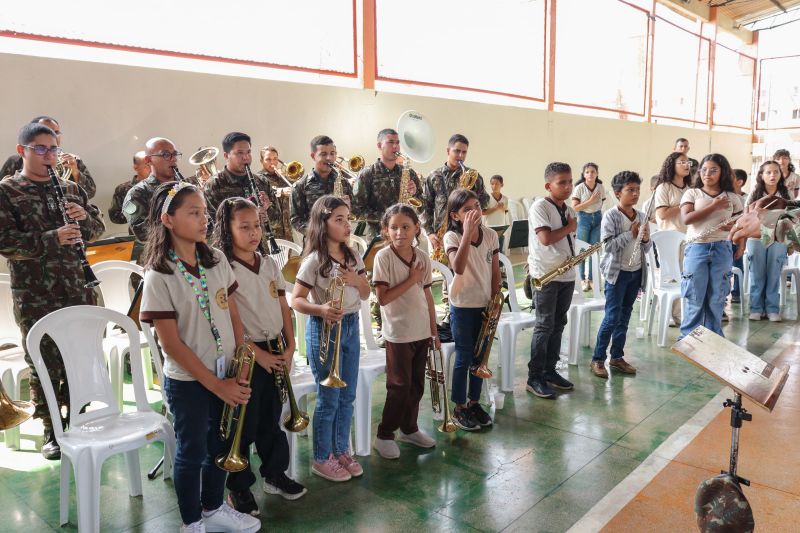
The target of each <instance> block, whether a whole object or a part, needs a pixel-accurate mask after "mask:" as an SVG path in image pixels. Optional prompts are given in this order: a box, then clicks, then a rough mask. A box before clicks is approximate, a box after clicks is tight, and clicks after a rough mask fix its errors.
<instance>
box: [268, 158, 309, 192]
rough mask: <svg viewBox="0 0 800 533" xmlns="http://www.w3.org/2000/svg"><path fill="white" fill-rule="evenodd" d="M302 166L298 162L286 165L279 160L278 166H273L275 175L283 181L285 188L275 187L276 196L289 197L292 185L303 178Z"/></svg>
mask: <svg viewBox="0 0 800 533" xmlns="http://www.w3.org/2000/svg"><path fill="white" fill-rule="evenodd" d="M304 171H305V169H304V168H303V164H302V163H301V162H300V161H290V162H289V164H288V165H287V164H286V163H284V162H283V161H281V160H280V159H278V164H277V165H275V174H276V175H277V176H278V177H279V178H280V179H281V180H283V182H284V183H285V184H286V187H275V195H276V196H289V194H291V192H292V187H294V183H295V182H296V181H297V180H298V179H300V178H301V177H302V176H303V172H304Z"/></svg>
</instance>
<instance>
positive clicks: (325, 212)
mask: <svg viewBox="0 0 800 533" xmlns="http://www.w3.org/2000/svg"><path fill="white" fill-rule="evenodd" d="M331 213H333V211H331V210H330V209H328V208H327V207H326V208H324V209H323V210H322V214H323V215H330V214H331Z"/></svg>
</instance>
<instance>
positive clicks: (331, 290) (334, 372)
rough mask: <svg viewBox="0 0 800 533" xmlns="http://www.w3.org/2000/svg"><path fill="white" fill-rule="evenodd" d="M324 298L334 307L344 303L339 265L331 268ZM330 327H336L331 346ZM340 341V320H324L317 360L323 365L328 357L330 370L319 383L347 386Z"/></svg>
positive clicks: (339, 386) (336, 387)
mask: <svg viewBox="0 0 800 533" xmlns="http://www.w3.org/2000/svg"><path fill="white" fill-rule="evenodd" d="M325 299H326V300H327V301H329V302H331V305H332V306H333V307H334V308H335V309H341V308H342V306H343V305H344V281H343V280H342V278H340V277H339V265H333V269H332V270H331V283H330V285H329V286H328V289H327V290H326V291H325ZM332 328H336V340H334V341H333V346H331V344H330V338H331V331H332ZM341 343H342V324H341V322H336V323H327V322H326V323H325V324H324V326H323V327H322V339H321V341H320V345H319V361H320V363H321V364H323V365H324V364H325V363H326V362H327V361H328V359H329V358H330V359H331V370H330V372H329V373H328V377H326V378H325V379H323V380H322V381H321V382H320V385H323V386H325V387H331V388H334V389H341V388H342V387H346V386H347V383H345V381H344V380H343V379H342V376H341V360H340V349H341ZM331 350H333V354H332V357H329V356H330V355H331V354H330V353H329V352H330V351H331Z"/></svg>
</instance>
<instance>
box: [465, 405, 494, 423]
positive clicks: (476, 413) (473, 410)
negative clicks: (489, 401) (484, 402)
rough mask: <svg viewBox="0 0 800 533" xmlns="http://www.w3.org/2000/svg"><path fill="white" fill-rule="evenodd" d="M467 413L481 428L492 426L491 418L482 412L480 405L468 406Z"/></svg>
mask: <svg viewBox="0 0 800 533" xmlns="http://www.w3.org/2000/svg"><path fill="white" fill-rule="evenodd" d="M469 412H470V414H471V415H472V417H473V418H474V419H475V421H476V422H477V423H478V424H480V425H481V426H483V427H486V426H491V425H492V417H491V416H489V413H487V412H486V411H484V410H483V407H482V406H481V404H480V403H473V404H472V405H470V406H469Z"/></svg>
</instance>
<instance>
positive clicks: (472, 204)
mask: <svg viewBox="0 0 800 533" xmlns="http://www.w3.org/2000/svg"><path fill="white" fill-rule="evenodd" d="M447 213H448V215H449V219H448V222H447V233H445V234H444V250H445V252H446V253H447V259H448V261H449V262H450V266H451V267H452V268H453V272H454V273H455V276H454V277H453V283H452V284H451V285H450V329H451V330H452V332H453V340H454V341H455V344H456V346H455V347H456V361H455V364H454V365H453V377H452V396H451V398H452V400H453V403H455V404H456V407H455V409H454V412H453V421H454V422H455V424H456V425H457V426H458V427H460V428H461V429H464V430H466V431H475V430H478V429H480V427H481V426H491V425H492V418H491V417H490V416H489V414H488V413H486V411H484V409H483V408H482V407H481V405H480V403H479V400H480V397H481V387H482V386H483V379H481V378H479V377H477V376H474V375H473V374H472V373H471V372H470V367H472V366H473V365H474V364H475V363H476V361H475V353H474V352H475V343H476V342H477V340H478V334H479V333H480V329H481V322H482V321H483V310H484V308H485V307H486V304H488V303H489V301H490V300H491V298H492V297H493V296H494V295H495V294H497V291H499V290H500V260H499V258H498V256H497V254H498V253H499V252H500V250H499V248H498V246H499V243H498V239H497V233H496V232H495V231H494V230H492V229H490V228H485V227H482V226H481V205H480V203H479V201H478V196H477V195H476V194H475V193H474V192H472V191H470V190H467V189H456V190H454V191H453V192H452V193H450V197H449V198H448V199H447ZM468 385H469V403H467V388H468Z"/></svg>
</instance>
